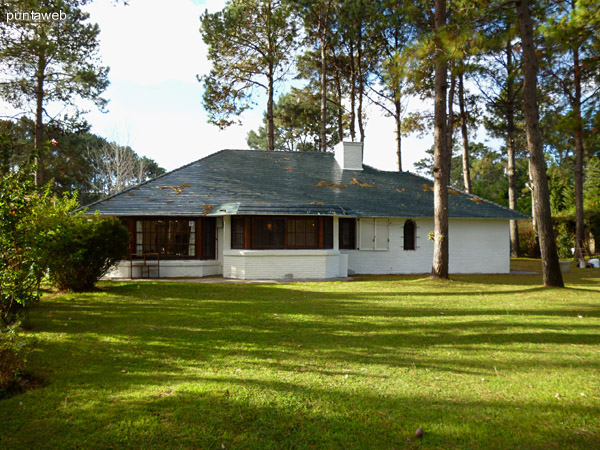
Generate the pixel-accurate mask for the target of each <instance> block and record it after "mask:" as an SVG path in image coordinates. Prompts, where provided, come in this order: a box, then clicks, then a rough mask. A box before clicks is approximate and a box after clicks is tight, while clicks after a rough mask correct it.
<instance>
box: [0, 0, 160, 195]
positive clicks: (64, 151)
mask: <svg viewBox="0 0 600 450" xmlns="http://www.w3.org/2000/svg"><path fill="white" fill-rule="evenodd" d="M86 3H87V1H86V0H51V1H44V0H9V1H6V2H3V4H2V8H1V10H0V12H2V14H3V17H6V14H5V12H7V11H10V12H14V11H36V12H39V13H63V14H64V15H65V17H66V18H65V19H64V20H60V21H49V22H45V21H34V20H31V21H28V20H14V21H2V22H1V23H0V99H2V100H3V101H5V102H6V103H8V104H10V105H11V106H12V107H13V108H14V109H15V111H16V114H15V116H14V117H8V116H4V117H2V119H4V120H1V121H0V172H2V174H7V173H8V172H9V171H11V170H13V169H16V168H18V167H19V166H20V165H22V164H23V163H24V162H25V161H26V160H28V158H29V156H31V155H33V156H34V160H35V163H36V164H35V167H36V172H35V182H36V184H37V185H38V186H41V185H43V184H45V183H51V190H52V191H53V192H54V193H56V194H63V193H74V192H79V194H80V195H79V199H80V201H81V202H82V204H86V203H89V202H91V201H94V200H97V199H99V198H101V197H104V196H107V195H111V194H114V193H116V192H118V191H119V190H122V189H124V188H126V187H129V186H132V185H134V184H137V183H140V182H142V181H145V180H147V179H149V178H152V177H154V176H157V175H160V174H161V173H164V169H162V168H161V167H159V166H158V165H157V164H156V162H155V161H153V160H151V159H148V158H146V157H140V156H138V155H137V154H136V153H135V152H134V151H133V150H132V149H131V148H130V147H129V146H126V145H120V144H117V143H115V142H109V141H107V140H106V139H104V138H102V137H100V136H97V135H94V134H92V133H90V132H89V128H90V127H89V125H88V124H87V123H86V122H85V120H83V119H82V112H84V111H81V109H80V107H78V104H79V103H78V100H85V101H88V102H91V104H93V105H95V106H96V107H98V108H100V109H101V110H103V109H104V108H105V105H106V103H107V100H106V99H104V98H103V97H102V94H103V93H104V91H105V90H106V88H107V86H108V84H109V80H108V73H109V68H108V67H105V66H103V65H102V62H101V61H100V59H99V57H98V50H99V41H98V35H99V33H100V29H99V27H98V25H96V24H94V23H93V22H91V21H90V17H89V14H88V13H86V12H84V11H83V10H82V6H83V5H85V4H86ZM54 111H61V112H60V114H57V113H55V112H54ZM45 142H52V145H50V146H49V147H46V146H45V145H44V143H45Z"/></svg>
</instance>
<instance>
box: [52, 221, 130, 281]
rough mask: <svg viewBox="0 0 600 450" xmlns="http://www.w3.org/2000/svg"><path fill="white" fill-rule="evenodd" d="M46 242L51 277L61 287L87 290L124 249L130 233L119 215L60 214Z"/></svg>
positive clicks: (124, 252)
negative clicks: (117, 217) (57, 222)
mask: <svg viewBox="0 0 600 450" xmlns="http://www.w3.org/2000/svg"><path fill="white" fill-rule="evenodd" d="M60 222H61V223H59V224H57V226H55V227H54V229H53V235H52V236H51V239H49V241H48V243H47V244H46V245H45V252H46V255H47V257H48V268H49V269H50V280H51V281H52V283H53V284H55V285H56V286H57V287H58V288H60V289H66V290H71V291H75V292H83V291H89V290H91V289H93V288H94V285H95V284H96V283H97V282H98V280H99V279H100V278H101V277H102V276H103V275H104V274H106V272H107V271H108V269H110V267H111V266H112V265H114V264H115V263H116V262H117V261H118V260H120V259H121V258H122V257H123V256H124V255H125V254H126V252H127V246H128V243H129V233H128V231H127V228H125V227H124V226H123V225H122V224H121V222H120V221H119V219H116V218H99V217H97V216H95V217H93V218H90V217H86V216H82V215H69V216H65V217H62V218H61V219H60Z"/></svg>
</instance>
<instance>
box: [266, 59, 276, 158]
mask: <svg viewBox="0 0 600 450" xmlns="http://www.w3.org/2000/svg"><path fill="white" fill-rule="evenodd" d="M273 76H274V75H273V65H272V64H270V65H269V74H268V77H269V80H268V83H269V84H268V86H267V150H271V151H273V150H275V121H274V119H273Z"/></svg>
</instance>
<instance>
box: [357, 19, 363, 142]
mask: <svg viewBox="0 0 600 450" xmlns="http://www.w3.org/2000/svg"><path fill="white" fill-rule="evenodd" d="M362 44H363V43H362V27H361V26H360V25H359V29H358V42H357V43H356V47H357V49H356V50H357V66H358V77H357V78H358V110H357V113H358V114H357V115H358V131H359V133H360V142H365V123H364V114H363V97H364V95H365V83H364V81H365V80H364V74H363V61H362V59H363V58H362Z"/></svg>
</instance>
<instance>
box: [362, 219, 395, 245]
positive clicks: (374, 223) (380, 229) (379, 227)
mask: <svg viewBox="0 0 600 450" xmlns="http://www.w3.org/2000/svg"><path fill="white" fill-rule="evenodd" d="M359 224H360V226H359V229H360V247H359V248H360V250H383V251H386V250H388V249H389V245H390V242H389V241H390V239H389V237H390V228H389V227H390V226H389V222H388V220H387V219H360V221H359Z"/></svg>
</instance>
